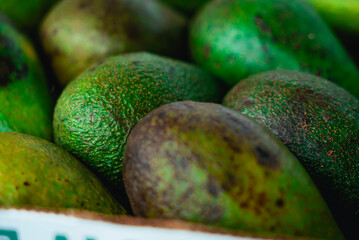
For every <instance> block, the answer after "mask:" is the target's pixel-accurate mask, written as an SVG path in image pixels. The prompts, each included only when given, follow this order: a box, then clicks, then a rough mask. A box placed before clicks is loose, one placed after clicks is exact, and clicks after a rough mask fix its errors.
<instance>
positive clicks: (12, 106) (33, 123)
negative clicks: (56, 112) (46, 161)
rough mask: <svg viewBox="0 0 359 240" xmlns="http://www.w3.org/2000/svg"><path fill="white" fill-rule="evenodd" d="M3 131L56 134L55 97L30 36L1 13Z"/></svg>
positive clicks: (47, 136) (0, 110) (0, 120)
mask: <svg viewBox="0 0 359 240" xmlns="http://www.w3.org/2000/svg"><path fill="white" fill-rule="evenodd" d="M0 103H1V104H0V132H4V131H6V132H8V131H18V132H22V133H26V134H30V135H34V136H37V137H41V138H44V139H48V140H50V139H51V138H52V101H51V98H50V94H49V90H48V88H47V85H46V79H45V75H44V72H43V69H42V66H41V65H40V63H39V60H38V58H37V55H36V52H35V50H34V48H33V46H32V45H31V43H30V42H29V41H28V39H27V38H26V37H25V36H24V35H22V34H21V33H19V32H18V31H17V30H16V29H15V28H14V27H13V25H11V23H10V22H9V21H8V20H7V19H5V18H3V17H1V16H0Z"/></svg>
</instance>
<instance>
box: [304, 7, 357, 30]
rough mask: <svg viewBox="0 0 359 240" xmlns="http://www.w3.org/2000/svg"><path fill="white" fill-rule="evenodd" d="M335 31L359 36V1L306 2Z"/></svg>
mask: <svg viewBox="0 0 359 240" xmlns="http://www.w3.org/2000/svg"><path fill="white" fill-rule="evenodd" d="M306 1H307V2H309V3H310V4H312V5H313V7H314V8H315V9H316V10H317V11H318V12H319V14H320V15H321V16H322V17H323V19H324V20H325V21H327V22H328V24H330V26H332V27H333V28H335V29H338V30H340V31H345V32H350V33H354V34H356V35H359V1H358V0H345V1H342V0H306Z"/></svg>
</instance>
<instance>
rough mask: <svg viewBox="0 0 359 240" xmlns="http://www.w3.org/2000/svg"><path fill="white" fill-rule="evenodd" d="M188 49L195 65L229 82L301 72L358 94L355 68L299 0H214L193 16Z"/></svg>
mask: <svg viewBox="0 0 359 240" xmlns="http://www.w3.org/2000/svg"><path fill="white" fill-rule="evenodd" d="M190 47H191V54H192V57H193V58H194V60H195V61H196V62H197V63H199V64H200V65H201V66H202V67H204V68H205V69H207V70H208V71H211V72H212V73H214V74H216V75H217V76H220V77H221V78H223V80H225V81H226V82H227V83H228V84H229V85H232V86H233V85H235V84H236V83H238V82H239V81H240V80H242V79H244V78H246V77H248V76H249V75H253V74H255V73H259V72H265V71H269V70H275V69H289V70H301V71H304V72H310V73H313V74H316V75H321V76H323V77H325V78H327V79H329V80H331V81H333V82H335V83H337V84H338V85H340V86H341V87H343V88H345V89H347V91H349V92H351V93H352V94H353V95H354V96H356V97H359V72H358V69H357V68H356V66H355V65H354V63H353V62H352V61H351V59H350V58H349V57H348V54H347V53H346V51H345V50H344V48H343V47H342V46H341V44H340V43H339V42H338V40H337V39H336V38H335V36H334V35H333V34H332V32H331V31H330V30H329V28H328V27H327V26H326V24H325V23H324V22H323V20H322V19H321V18H320V17H319V16H318V14H317V13H316V12H315V10H314V9H313V8H312V7H311V6H310V5H309V4H307V3H305V2H303V1H298V0H290V1H289V0H272V1H268V0H256V1H254V0H242V1H226V0H218V1H213V2H211V3H210V4H208V5H206V7H205V8H204V9H202V11H200V13H199V14H198V15H197V17H196V18H195V19H194V21H193V23H192V25H191V30H190Z"/></svg>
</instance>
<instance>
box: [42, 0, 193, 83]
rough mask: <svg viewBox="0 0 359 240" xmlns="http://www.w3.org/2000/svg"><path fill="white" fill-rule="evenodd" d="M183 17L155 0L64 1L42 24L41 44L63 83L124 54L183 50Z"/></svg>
mask: <svg viewBox="0 0 359 240" xmlns="http://www.w3.org/2000/svg"><path fill="white" fill-rule="evenodd" d="M185 27H186V19H185V18H184V17H183V16H181V15H179V14H178V13H176V12H174V11H173V10H172V9H170V8H169V7H167V6H165V5H163V4H161V3H159V2H157V1H154V0H63V1H61V2H60V3H59V4H58V5H56V7H54V8H53V10H52V11H51V12H50V13H49V14H48V16H47V17H46V18H45V20H44V22H43V24H42V26H41V33H40V35H41V39H42V44H43V47H44V49H45V51H46V53H47V55H48V56H49V58H50V59H51V61H52V65H53V69H54V71H55V73H56V75H57V77H58V78H59V80H60V82H61V83H62V84H63V85H65V84H67V83H68V82H69V81H71V80H73V79H75V78H76V77H77V76H78V75H79V74H80V73H82V72H83V71H84V70H86V69H87V68H89V67H90V66H91V65H93V64H95V63H96V62H98V61H100V60H102V59H105V58H106V57H109V56H114V55H117V54H119V53H124V52H134V51H151V52H155V53H159V54H164V55H169V56H177V55H181V54H183V52H184V51H183V49H182V45H183V41H184V39H183V38H184V35H183V33H184V29H185Z"/></svg>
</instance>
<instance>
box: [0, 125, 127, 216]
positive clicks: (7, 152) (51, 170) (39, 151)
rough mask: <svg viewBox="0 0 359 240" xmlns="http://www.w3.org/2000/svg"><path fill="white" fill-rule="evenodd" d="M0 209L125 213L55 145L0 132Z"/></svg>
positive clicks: (76, 162) (89, 173) (75, 160)
mask: <svg viewBox="0 0 359 240" xmlns="http://www.w3.org/2000/svg"><path fill="white" fill-rule="evenodd" d="M0 175H1V182H0V196H1V197H0V206H1V207H20V208H24V207H26V208H41V209H51V210H65V209H83V210H89V211H95V212H101V213H104V214H123V213H125V211H124V210H123V208H122V207H121V205H120V204H119V203H117V202H116V201H115V200H114V198H113V197H112V196H111V195H110V194H109V192H108V190H106V189H105V188H104V186H103V185H102V184H101V182H100V181H99V180H98V179H97V178H96V177H95V175H94V174H93V173H92V172H91V171H90V170H88V169H87V168H86V167H85V166H84V165H83V164H82V163H81V162H80V161H78V160H77V159H75V158H74V157H73V156H72V155H70V154H69V153H68V152H66V151H65V150H63V149H62V148H60V147H59V146H57V145H55V144H53V143H50V142H48V141H46V140H43V139H40V138H36V137H33V136H29V135H25V134H21V133H15V132H13V133H0Z"/></svg>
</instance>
